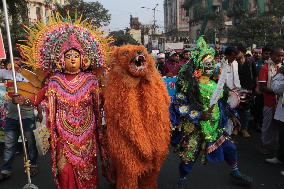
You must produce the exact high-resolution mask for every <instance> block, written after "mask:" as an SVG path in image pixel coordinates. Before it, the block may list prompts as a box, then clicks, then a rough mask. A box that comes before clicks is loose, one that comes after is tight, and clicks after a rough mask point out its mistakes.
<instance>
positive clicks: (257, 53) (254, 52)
mask: <svg viewBox="0 0 284 189" xmlns="http://www.w3.org/2000/svg"><path fill="white" fill-rule="evenodd" d="M261 53H262V49H260V48H255V49H253V50H252V59H253V61H254V62H257V61H258V60H260V58H261Z"/></svg>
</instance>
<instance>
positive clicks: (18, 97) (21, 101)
mask: <svg viewBox="0 0 284 189" xmlns="http://www.w3.org/2000/svg"><path fill="white" fill-rule="evenodd" d="M24 102H25V98H24V97H23V96H21V95H20V94H14V95H13V97H12V103H13V104H19V105H23V104H24Z"/></svg>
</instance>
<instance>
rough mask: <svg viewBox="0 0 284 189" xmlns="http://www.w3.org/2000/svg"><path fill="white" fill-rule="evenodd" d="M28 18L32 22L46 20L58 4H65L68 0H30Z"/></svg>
mask: <svg viewBox="0 0 284 189" xmlns="http://www.w3.org/2000/svg"><path fill="white" fill-rule="evenodd" d="M27 2H28V5H27V7H28V18H29V20H30V21H31V22H34V21H37V20H42V19H43V20H44V21H46V19H47V18H48V17H49V16H50V14H51V12H52V10H53V9H54V8H55V5H56V4H59V5H64V4H66V3H67V1H66V0H28V1H27Z"/></svg>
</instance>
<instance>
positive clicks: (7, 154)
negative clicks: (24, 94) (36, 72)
mask: <svg viewBox="0 0 284 189" xmlns="http://www.w3.org/2000/svg"><path fill="white" fill-rule="evenodd" d="M19 61H20V58H18V57H16V58H15V59H14V62H15V65H16V66H15V70H16V71H17V72H18V71H19V68H20V67H19V66H18V65H19V64H18V62H19ZM9 73H10V74H9V75H8V73H6V74H5V76H4V78H3V79H4V80H7V79H12V72H11V71H10V72H9ZM16 79H17V81H21V82H28V80H26V78H24V77H23V76H22V75H21V74H20V73H17V74H16ZM40 113H41V112H39V114H40ZM21 116H22V121H23V129H24V134H25V137H26V139H27V141H28V152H29V153H28V154H29V160H30V163H31V169H30V172H31V176H35V175H36V174H37V173H38V169H37V157H38V153H37V148H36V141H35V137H34V133H33V130H34V129H35V115H34V108H33V107H31V106H30V105H28V104H26V103H23V104H22V106H21ZM4 133H5V149H4V160H3V165H2V167H1V173H0V181H3V180H5V179H8V178H10V176H11V174H12V163H13V159H14V156H15V153H16V150H17V144H18V138H19V136H20V125H19V117H18V112H17V106H16V105H15V104H13V103H12V102H11V101H10V102H9V103H8V105H7V115H6V125H5V128H4Z"/></svg>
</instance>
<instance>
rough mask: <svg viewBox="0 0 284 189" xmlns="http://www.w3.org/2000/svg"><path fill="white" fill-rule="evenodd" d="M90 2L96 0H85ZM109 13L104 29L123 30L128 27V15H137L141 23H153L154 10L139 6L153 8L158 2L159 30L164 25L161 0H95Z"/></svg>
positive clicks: (157, 18)
mask: <svg viewBox="0 0 284 189" xmlns="http://www.w3.org/2000/svg"><path fill="white" fill-rule="evenodd" d="M85 1H87V2H92V1H96V0H85ZM97 1H99V2H100V3H101V4H102V5H103V6H104V7H105V8H106V9H108V10H109V13H110V14H111V21H110V24H109V26H107V27H106V28H105V29H106V30H110V31H116V30H121V29H122V30H123V29H125V28H126V27H129V20H130V15H132V16H133V17H139V21H140V22H141V23H142V24H153V15H154V13H153V12H154V11H153V10H149V9H145V8H141V7H147V8H150V9H152V8H154V7H155V5H156V4H159V5H158V7H157V9H156V10H157V11H156V20H157V23H156V24H157V25H158V27H159V29H160V30H163V26H164V13H163V12H164V8H163V2H164V1H163V0H97Z"/></svg>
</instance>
